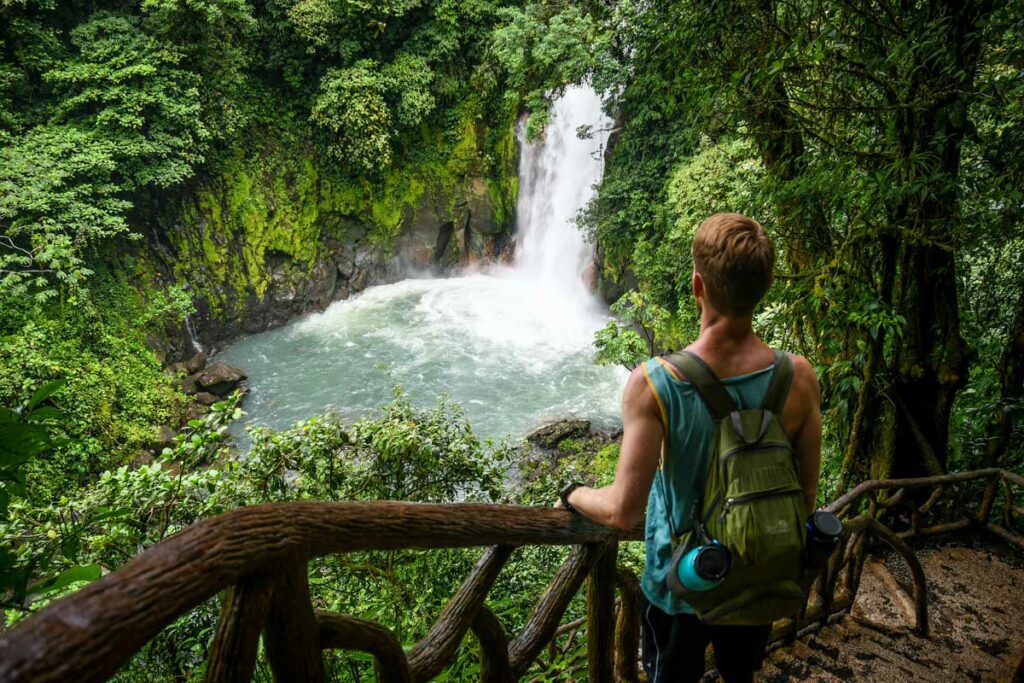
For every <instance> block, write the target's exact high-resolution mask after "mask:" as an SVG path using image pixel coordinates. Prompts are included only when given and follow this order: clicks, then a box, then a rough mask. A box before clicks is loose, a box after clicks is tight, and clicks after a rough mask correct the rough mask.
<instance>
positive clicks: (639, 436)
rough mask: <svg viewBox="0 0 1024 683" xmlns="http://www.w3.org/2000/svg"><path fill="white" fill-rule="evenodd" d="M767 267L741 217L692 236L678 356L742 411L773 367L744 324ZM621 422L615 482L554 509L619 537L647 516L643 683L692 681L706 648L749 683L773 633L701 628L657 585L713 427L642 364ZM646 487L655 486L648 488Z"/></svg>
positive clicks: (817, 454)
mask: <svg viewBox="0 0 1024 683" xmlns="http://www.w3.org/2000/svg"><path fill="white" fill-rule="evenodd" d="M774 263H775V252H774V249H773V248H772V244H771V241H770V240H769V239H768V236H767V235H766V234H765V231H764V229H763V228H762V227H761V225H760V224H759V223H758V222H757V221H755V220H752V219H750V218H747V217H746V216H743V215H740V214H735V213H719V214H715V215H714V216H711V217H710V218H708V219H707V220H706V221H704V222H703V223H702V224H701V226H700V227H699V228H698V230H697V234H696V235H695V236H694V238H693V268H694V272H693V296H694V298H695V299H696V304H697V309H698V310H699V311H700V315H701V322H700V336H699V337H698V338H697V341H695V342H694V343H693V344H691V345H690V346H688V347H687V350H689V351H690V352H692V353H694V354H696V355H697V356H699V357H700V358H701V359H703V360H704V362H705V363H707V365H709V366H710V367H711V369H712V370H713V371H714V373H715V375H717V376H718V377H719V378H720V379H721V380H722V382H723V384H724V385H725V387H726V390H727V391H728V392H729V393H730V394H731V395H732V397H733V398H734V399H735V400H736V402H737V404H738V405H739V406H740V408H743V409H746V408H756V407H758V406H760V404H761V400H762V398H763V397H764V393H765V391H766V390H767V388H768V384H769V382H770V380H771V377H772V372H773V371H774V367H775V366H774V353H773V351H772V349H770V348H769V347H768V346H766V345H765V344H764V343H763V342H762V341H761V340H760V339H758V337H757V335H755V334H754V330H753V327H752V325H751V321H752V318H753V314H754V309H755V307H756V306H757V303H758V302H759V301H760V299H761V298H762V297H763V296H764V294H765V292H767V291H768V288H769V286H770V285H771V282H772V268H773V266H774ZM792 359H793V384H792V387H791V389H790V392H789V395H788V398H787V400H786V403H785V407H784V410H783V413H782V426H783V429H785V431H786V433H787V435H788V436H789V438H790V442H791V443H792V445H793V447H794V449H795V451H796V455H797V458H798V461H799V465H800V467H799V471H800V484H801V488H802V490H803V496H804V503H805V505H806V508H807V513H808V514H810V513H811V512H812V511H813V510H814V502H815V496H816V494H817V486H818V473H819V468H820V463H821V412H820V407H819V401H820V390H819V387H818V380H817V377H816V376H815V374H814V370H813V368H812V367H811V365H810V363H808V362H807V360H806V359H804V358H801V357H799V356H793V357H792ZM622 421H623V429H624V433H623V437H622V451H621V455H620V456H619V463H618V467H617V469H616V472H615V481H614V482H613V483H612V484H611V485H610V486H606V487H604V488H600V489H592V488H588V487H585V486H575V485H574V486H570V487H566V490H565V491H563V496H562V499H563V500H562V501H559V503H558V505H563V504H566V503H567V504H568V506H569V507H570V508H571V509H573V510H575V511H577V512H579V513H580V514H582V515H584V516H586V517H589V518H590V519H592V520H594V521H596V522H599V523H601V524H604V525H607V526H612V527H617V528H620V529H631V528H633V527H634V526H635V525H637V524H639V522H640V520H641V519H642V518H643V517H644V509H645V507H646V508H647V509H648V514H647V522H646V544H647V561H646V564H645V567H644V573H643V578H642V580H641V587H642V589H643V594H644V598H645V599H644V601H643V602H644V604H643V605H642V611H641V615H642V623H643V664H644V669H645V670H646V671H647V675H648V677H649V678H650V680H651V681H652V683H661V682H662V681H673V682H675V681H697V680H699V679H700V678H701V677H702V676H703V674H704V651H705V649H706V648H707V645H708V643H711V645H712V646H713V648H714V652H715V663H716V668H717V669H718V672H719V673H720V674H721V675H722V677H723V678H724V679H725V680H726V681H727V682H728V683H733V682H734V681H736V682H740V681H751V680H753V674H754V671H756V670H758V669H760V666H761V659H762V657H763V655H764V648H765V644H766V642H767V639H768V635H769V632H770V629H771V625H770V624H766V625H763V626H714V625H709V624H705V623H703V622H702V621H700V619H698V618H697V617H696V616H695V615H694V613H693V609H692V608H691V607H690V606H689V605H687V604H686V602H684V601H683V600H682V599H681V598H678V597H676V596H675V595H673V594H672V593H671V592H670V591H669V590H668V587H667V586H666V583H665V575H666V573H667V571H668V567H669V563H670V560H671V556H672V544H671V532H670V530H669V524H668V514H671V515H672V517H673V524H674V527H675V528H676V529H677V530H678V531H679V532H683V531H685V530H687V529H689V528H690V527H691V520H690V511H691V510H692V509H693V501H694V500H696V499H698V498H699V496H700V494H701V492H702V490H703V481H704V472H705V471H706V469H707V459H708V455H709V451H710V447H711V440H712V436H713V434H714V431H715V419H714V418H713V417H712V415H711V413H710V412H709V410H708V408H707V407H706V406H705V405H704V403H703V402H702V401H701V398H700V396H699V395H698V394H697V392H696V390H695V389H694V387H693V385H691V384H690V383H689V382H688V381H687V380H686V378H685V377H684V376H683V375H682V373H681V372H680V371H679V370H678V368H675V367H674V366H672V365H671V364H670V363H668V362H667V361H665V360H664V359H663V358H652V359H651V360H649V361H647V363H645V364H644V365H643V366H641V367H638V368H637V369H636V370H634V371H633V373H632V375H631V376H630V378H629V381H628V382H627V384H626V390H625V395H624V397H623V401H622ZM666 435H667V436H668V437H669V438H667V439H666ZM662 457H663V459H662ZM655 477H658V478H659V479H661V478H663V481H659V482H658V485H656V486H653V487H652V482H653V481H654V480H655ZM663 484H664V485H663Z"/></svg>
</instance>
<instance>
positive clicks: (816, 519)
mask: <svg viewBox="0 0 1024 683" xmlns="http://www.w3.org/2000/svg"><path fill="white" fill-rule="evenodd" d="M842 535H843V522H842V520H840V519H839V518H838V517H836V516H835V515H833V514H832V513H831V512H826V511H825V510H818V511H817V512H815V513H814V514H813V515H811V516H810V517H808V518H807V543H806V545H805V546H804V553H805V555H806V558H807V564H808V565H809V566H811V567H824V566H825V564H827V563H828V558H829V557H831V556H832V553H833V551H835V549H836V548H837V547H838V546H839V539H840V537H841V536H842Z"/></svg>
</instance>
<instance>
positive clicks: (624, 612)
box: [615, 567, 640, 683]
mask: <svg viewBox="0 0 1024 683" xmlns="http://www.w3.org/2000/svg"><path fill="white" fill-rule="evenodd" d="M615 583H616V585H617V586H618V588H619V596H620V597H621V598H622V601H621V603H620V605H619V614H618V616H617V617H616V620H615V680H616V681H621V682H622V683H637V682H638V681H639V680H640V678H639V676H638V672H637V666H636V662H637V655H638V653H639V652H640V580H639V579H638V578H637V577H636V574H634V573H633V572H632V571H630V570H629V569H626V568H625V567H619V568H618V569H617V570H616V573H615Z"/></svg>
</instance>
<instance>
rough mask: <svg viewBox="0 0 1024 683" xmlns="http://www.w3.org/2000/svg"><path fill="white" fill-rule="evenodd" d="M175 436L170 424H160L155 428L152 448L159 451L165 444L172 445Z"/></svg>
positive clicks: (175, 433)
mask: <svg viewBox="0 0 1024 683" xmlns="http://www.w3.org/2000/svg"><path fill="white" fill-rule="evenodd" d="M175 436H177V432H175V431H174V430H173V429H171V428H170V426H168V425H160V426H159V427H157V428H156V438H154V439H153V446H154V447H155V448H154V450H157V451H160V450H163V449H164V448H165V447H167V446H173V445H174V437H175Z"/></svg>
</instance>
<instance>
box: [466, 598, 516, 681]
mask: <svg viewBox="0 0 1024 683" xmlns="http://www.w3.org/2000/svg"><path fill="white" fill-rule="evenodd" d="M472 627H473V633H475V634H476V638H477V640H478V641H480V683H512V681H513V680H514V679H513V678H512V665H511V664H509V661H508V636H507V635H506V634H505V629H504V627H502V625H501V622H500V621H498V617H496V616H494V612H492V611H491V610H490V609H489V608H488V607H487V605H481V606H480V609H479V610H477V612H476V616H475V617H473V624H472Z"/></svg>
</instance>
